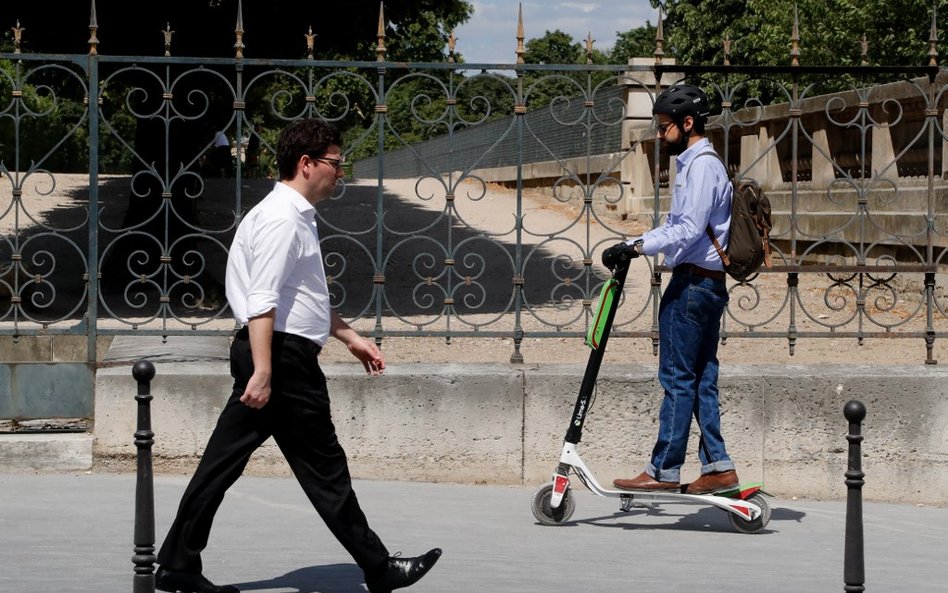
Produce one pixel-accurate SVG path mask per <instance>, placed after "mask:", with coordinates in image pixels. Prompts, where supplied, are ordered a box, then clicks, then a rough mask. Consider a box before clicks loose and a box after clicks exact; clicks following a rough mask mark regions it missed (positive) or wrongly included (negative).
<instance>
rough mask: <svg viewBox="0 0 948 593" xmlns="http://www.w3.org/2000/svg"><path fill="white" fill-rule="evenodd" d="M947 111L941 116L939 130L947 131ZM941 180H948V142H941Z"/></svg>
mask: <svg viewBox="0 0 948 593" xmlns="http://www.w3.org/2000/svg"><path fill="white" fill-rule="evenodd" d="M945 126H948V109H946V110H945V112H944V113H942V114H941V129H942V130H948V128H946V127H945ZM941 178H942V179H948V142H946V141H945V140H942V141H941Z"/></svg>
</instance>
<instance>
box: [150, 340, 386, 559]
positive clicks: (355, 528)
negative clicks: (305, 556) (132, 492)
mask: <svg viewBox="0 0 948 593" xmlns="http://www.w3.org/2000/svg"><path fill="white" fill-rule="evenodd" d="M318 354H319V346H317V345H316V344H314V343H313V342H312V341H310V340H307V339H305V338H301V337H299V336H295V335H293V334H286V333H282V332H275V333H274V336H273V354H272V356H273V359H272V360H273V376H272V379H271V395H270V400H269V401H268V402H267V405H265V406H264V407H263V408H261V409H259V410H255V409H252V408H249V407H247V406H246V405H244V404H243V403H241V401H240V396H241V395H242V394H243V391H244V388H245V387H246V385H247V381H248V380H249V379H250V376H251V375H252V374H253V358H252V357H251V354H250V342H249V340H248V336H247V330H246V328H245V329H243V330H241V331H240V332H238V334H237V337H236V338H235V339H234V341H233V343H232V344H231V348H230V366H231V375H232V376H233V377H234V389H233V393H231V396H230V399H229V400H228V401H227V404H226V405H225V406H224V409H223V410H222V411H221V415H220V417H219V418H218V420H217V426H216V427H215V429H214V432H213V433H212V434H211V438H210V440H209V441H208V443H207V447H206V449H205V451H204V455H203V456H202V457H201V462H200V463H199V464H198V467H197V469H196V470H195V472H194V476H193V477H192V478H191V482H190V483H189V484H188V487H187V489H186V490H185V492H184V495H183V496H182V499H181V504H180V506H179V507H178V514H177V516H176V517H175V520H174V523H173V524H172V525H171V528H170V529H169V530H168V535H167V536H166V537H165V541H164V544H162V546H161V550H160V551H159V552H158V563H159V564H160V565H161V566H162V567H164V568H166V569H169V570H178V571H184V572H202V570H203V567H202V564H201V551H202V550H204V548H205V547H207V540H208V536H209V535H210V531H211V524H212V523H213V521H214V515H215V513H216V512H217V509H218V507H220V504H221V501H223V499H224V493H225V492H226V491H227V489H228V488H229V487H230V486H231V485H232V484H233V483H234V482H236V481H237V478H239V477H240V474H241V473H242V472H243V470H244V467H246V465H247V461H248V460H249V459H250V455H251V454H252V453H253V452H254V451H255V450H256V449H257V448H258V447H259V446H260V445H262V444H263V442H264V441H265V440H267V438H269V437H270V436H273V438H274V440H275V441H276V443H277V445H278V446H279V447H280V451H281V452H282V453H283V456H284V457H286V460H287V462H288V463H289V465H290V468H291V469H292V470H293V474H294V475H295V476H296V479H297V480H298V481H299V483H300V486H302V487H303V490H304V491H305V492H306V496H307V497H308V498H309V500H310V502H311V503H312V504H313V506H314V507H315V508H316V512H317V513H319V516H320V517H322V519H323V521H325V523H326V525H327V527H329V530H330V531H331V532H332V533H333V535H335V536H336V539H338V540H339V542H340V543H341V544H342V545H343V546H344V547H345V549H346V550H347V551H348V552H349V553H350V554H351V555H352V557H353V559H355V561H356V563H357V564H358V565H359V567H361V568H362V569H363V570H364V571H372V570H374V569H377V568H378V567H379V566H380V565H381V564H382V563H383V562H385V560H386V559H387V558H388V555H389V554H388V550H387V549H386V548H385V546H384V545H383V544H382V542H381V541H380V540H379V538H378V536H377V535H376V534H375V532H373V531H372V530H371V529H370V528H369V525H368V522H367V521H366V518H365V515H364V514H363V512H362V509H361V507H360V506H359V501H358V500H357V499H356V495H355V492H353V490H352V480H351V478H350V476H349V466H348V463H347V462H346V454H345V451H343V449H342V446H341V445H340V444H339V441H338V440H337V439H336V429H335V427H334V426H333V423H332V418H331V416H330V409H329V393H328V391H327V389H326V377H325V375H323V372H322V370H321V369H320V368H319V363H318V361H317V355H318ZM274 537H279V534H274Z"/></svg>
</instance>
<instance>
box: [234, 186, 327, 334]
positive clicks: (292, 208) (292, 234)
mask: <svg viewBox="0 0 948 593" xmlns="http://www.w3.org/2000/svg"><path fill="white" fill-rule="evenodd" d="M315 214H316V209H315V208H314V207H313V205H312V204H310V203H309V202H308V201H307V200H306V198H304V197H303V196H302V195H301V194H300V193H299V192H297V191H296V190H294V189H292V188H290V187H289V186H287V185H286V184H283V183H280V182H277V183H276V185H274V187H273V191H271V192H270V193H269V194H267V196H266V197H265V198H264V199H263V200H262V201H261V202H260V203H259V204H257V205H256V206H254V207H253V208H251V210H250V212H248V213H247V216H246V217H244V219H243V220H242V221H241V222H240V225H239V226H238V227H237V233H236V235H235V236H234V242H233V244H232V245H231V248H230V252H229V253H228V256H227V276H226V279H225V283H224V284H225V287H226V290H227V302H228V303H229V304H230V308H231V311H233V314H234V317H235V318H236V319H237V321H238V322H239V323H242V324H246V323H247V321H248V320H249V319H250V318H252V317H256V316H258V315H262V314H264V313H266V312H268V311H270V310H271V309H276V313H275V319H274V326H273V329H274V330H276V331H281V332H286V333H289V334H295V335H298V336H302V337H304V338H308V339H310V340H312V341H313V342H316V344H318V345H320V346H323V345H324V344H325V343H326V341H327V340H328V339H329V328H330V314H331V307H330V304H329V287H328V285H327V283H326V271H325V269H324V267H323V256H322V251H321V250H320V247H319V233H318V231H317V229H316V220H315Z"/></svg>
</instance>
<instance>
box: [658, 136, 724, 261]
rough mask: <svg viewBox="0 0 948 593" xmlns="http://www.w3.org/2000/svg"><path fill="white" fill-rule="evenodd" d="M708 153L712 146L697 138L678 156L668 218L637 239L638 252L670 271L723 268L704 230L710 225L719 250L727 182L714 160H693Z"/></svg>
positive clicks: (722, 235)
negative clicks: (654, 258)
mask: <svg viewBox="0 0 948 593" xmlns="http://www.w3.org/2000/svg"><path fill="white" fill-rule="evenodd" d="M712 151H714V147H712V146H711V142H709V141H708V139H707V138H702V139H701V140H699V141H698V142H696V143H694V144H693V145H692V146H689V147H688V148H687V149H686V150H685V151H684V152H682V153H681V154H680V155H678V158H677V159H676V162H675V167H676V174H675V187H674V188H673V189H672V200H671V209H670V210H669V212H668V216H666V217H665V222H664V223H663V224H662V225H661V226H659V227H656V228H654V229H652V230H650V231H648V232H647V233H645V234H643V235H642V251H643V253H645V254H646V255H655V254H657V253H661V254H663V255H664V256H665V262H664V263H665V265H666V266H668V267H670V268H674V267H675V266H677V265H680V264H685V263H688V264H694V265H697V266H701V267H702V268H707V269H709V270H723V269H724V266H723V264H722V263H721V258H720V257H719V256H718V252H717V250H715V248H714V244H713V243H711V239H709V238H708V235H707V233H706V232H705V228H707V227H708V225H710V226H711V229H712V230H713V231H714V235H715V237H717V239H718V242H719V243H720V244H721V248H722V249H723V248H725V247H726V246H727V239H728V227H729V226H730V224H731V180H730V178H729V177H728V174H727V171H725V170H724V167H723V166H721V162H720V161H719V160H718V159H717V158H715V157H713V156H711V155H705V156H702V157H701V158H697V159H696V158H695V157H697V156H698V155H700V154H701V153H705V152H712Z"/></svg>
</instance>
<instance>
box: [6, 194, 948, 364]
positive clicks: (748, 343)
mask: <svg viewBox="0 0 948 593" xmlns="http://www.w3.org/2000/svg"><path fill="white" fill-rule="evenodd" d="M4 183H8V181H6V180H4ZM227 183H229V184H230V185H227ZM87 184H88V181H87V179H86V178H85V177H84V176H81V175H56V176H55V182H53V180H52V179H46V178H44V179H39V180H38V182H34V183H27V184H25V185H24V188H23V189H24V193H23V197H22V200H21V204H20V205H18V207H19V208H21V209H22V211H21V212H20V213H19V221H20V222H19V224H20V228H21V229H22V228H23V224H24V223H23V221H25V220H30V219H32V220H34V221H45V222H47V223H50V224H53V225H54V226H56V227H57V228H63V225H64V224H65V223H64V222H63V221H72V224H75V223H76V222H77V221H79V220H82V218H78V217H81V216H83V212H84V205H85V203H84V200H87V196H88V190H87ZM271 184H272V182H271V181H267V180H250V181H248V185H245V186H243V187H244V191H245V192H246V193H245V200H246V201H245V203H247V204H252V203H254V200H257V199H259V198H260V197H261V196H262V195H263V194H265V193H266V191H267V190H268V189H269V187H270V185H271ZM375 185H376V184H375V182H374V181H357V182H350V184H349V186H348V187H347V189H346V193H345V194H343V195H342V198H341V199H339V200H336V201H331V202H330V203H327V204H326V205H325V208H326V212H327V213H328V214H327V215H330V214H332V213H335V215H336V216H337V219H334V220H341V221H344V222H345V223H346V224H351V225H353V226H355V227H361V228H364V227H365V226H366V225H368V224H370V223H371V222H372V221H373V220H374V212H373V208H374V207H373V206H372V205H371V204H372V199H373V196H374V195H375V193H376V192H377V188H376V187H375ZM223 187H224V188H229V190H228V189H225V190H224V191H232V189H233V184H232V181H231V182H227V181H226V180H225V185H224V186H223ZM383 190H384V194H385V199H386V200H391V201H387V202H386V204H401V205H404V206H405V207H404V208H392V211H393V215H392V216H391V218H389V214H388V213H387V214H386V224H387V225H391V226H393V227H397V228H398V231H399V232H403V233H405V234H406V236H408V235H410V236H411V237H413V238H417V237H424V236H425V235H426V234H427V235H432V236H433V235H434V233H433V232H432V231H430V229H425V228H424V227H423V225H425V224H428V223H429V221H432V220H434V221H437V220H438V217H439V216H442V213H443V212H445V210H446V204H447V202H448V201H451V203H452V208H453V213H454V218H455V223H454V225H453V227H452V228H454V229H455V231H452V232H458V238H457V239H456V240H460V238H462V237H463V238H465V239H467V240H474V239H478V238H483V237H489V238H491V239H492V240H493V241H494V242H495V244H501V243H503V244H504V245H510V244H513V243H515V242H516V235H515V233H514V232H512V229H513V221H514V217H515V203H516V200H515V194H514V192H512V191H511V190H508V189H504V188H501V187H498V186H494V185H487V184H479V183H474V182H468V183H462V184H461V185H459V186H458V187H456V188H454V192H453V193H450V192H447V190H446V188H445V186H444V185H442V184H441V183H440V182H435V181H424V180H423V181H420V182H419V181H417V180H414V179H412V180H389V181H386V183H385V186H384V188H383ZM10 195H11V192H10V191H9V186H8V185H7V186H4V187H0V235H7V236H8V235H9V234H10V233H11V231H12V229H13V222H14V208H13V207H12V206H13V205H12V204H11V203H9V199H10ZM558 197H559V199H557V197H554V196H550V195H547V194H544V193H541V192H536V191H532V190H528V191H527V192H526V193H525V197H524V201H523V209H522V212H521V214H522V216H523V221H524V224H523V232H522V233H521V237H520V240H521V243H522V245H523V246H524V249H525V250H527V251H529V250H530V249H534V248H537V249H540V248H542V249H543V250H545V253H547V255H546V257H547V258H548V259H550V260H551V261H552V260H553V259H555V255H556V253H557V252H559V251H562V252H563V253H567V254H569V255H570V257H573V258H574V261H575V260H576V259H578V260H581V259H582V258H581V255H578V254H577V253H578V250H579V249H581V247H582V246H584V245H586V244H587V242H588V243H589V244H593V245H596V244H598V243H599V242H600V241H601V242H602V244H603V245H606V244H611V242H612V241H614V240H615V238H616V237H617V236H618V235H620V234H621V235H626V236H631V235H635V234H638V233H640V232H641V231H642V230H643V229H642V228H641V225H639V224H636V223H633V222H629V221H626V220H622V219H621V217H619V216H618V215H617V214H616V211H615V210H614V209H613V208H610V207H608V204H609V200H608V194H607V195H606V196H605V197H606V198H607V199H604V200H603V199H600V198H599V197H597V198H596V204H597V206H594V210H595V212H596V216H597V217H598V218H597V219H596V220H593V221H592V222H591V223H590V224H588V225H587V224H586V222H585V219H584V217H582V216H580V215H581V214H582V212H583V201H582V196H581V195H579V194H578V193H577V192H576V191H575V190H569V189H568V188H567V189H564V190H563V191H562V192H561V193H560V195H559V196H558ZM103 201H104V202H105V203H106V204H107V208H109V213H110V214H111V215H112V217H113V218H114V219H115V220H119V219H120V212H117V211H116V206H117V204H121V203H122V201H121V200H119V201H117V202H113V201H109V198H108V197H103ZM224 202H225V204H226V203H227V201H226V200H225V201H224ZM321 208H322V206H321ZM395 210H398V211H399V212H401V211H402V210H404V212H401V213H400V214H394V211H395ZM224 213H225V214H226V215H230V212H228V211H226V208H225V210H224ZM25 214H28V216H24V215H25ZM206 214H207V212H205V215H206ZM210 214H211V216H215V215H216V214H214V213H213V212H211V213H210ZM422 221H423V222H422ZM340 224H342V223H340ZM420 225H421V226H420ZM66 226H69V225H66ZM458 229H460V231H458ZM462 231H466V232H467V235H462V234H461V232H462ZM328 232H329V231H328V230H327V229H323V230H321V233H323V234H324V236H325V235H326V234H328ZM554 236H555V239H553V238H552V237H554ZM434 238H435V240H437V241H439V242H441V243H442V244H443V241H444V237H440V236H439V237H434ZM600 251H601V248H597V249H596V251H595V252H596V253H599V252H600ZM550 253H553V254H554V255H553V256H550V255H549V254H550ZM221 255H222V254H217V257H220V256H221ZM0 256H2V253H0ZM4 259H6V258H5V257H0V262H2V261H3V260H4ZM63 263H66V262H65V260H63ZM595 265H598V262H596V263H595ZM636 265H639V268H635V267H634V268H633V272H631V273H630V279H632V278H633V276H635V281H630V282H631V284H632V285H631V286H630V285H628V284H627V290H626V293H627V294H626V296H627V302H626V304H625V306H624V307H623V309H625V311H627V312H629V313H628V314H629V315H633V316H634V314H635V312H634V311H633V309H635V307H642V306H643V305H642V303H647V302H648V301H647V299H648V291H649V287H648V283H647V281H646V280H644V279H647V278H649V268H648V267H646V264H645V263H644V261H642V262H636ZM392 275H393V276H394V274H392ZM498 276H499V277H501V280H500V281H498V282H505V284H503V283H501V284H497V285H490V284H489V281H490V280H489V277H490V274H489V270H488V271H487V273H485V278H488V280H485V283H487V284H485V286H486V290H487V292H490V291H491V289H495V290H496V291H497V292H500V293H501V294H503V293H504V291H507V292H509V290H510V289H509V274H508V275H507V276H504V274H499V275H498ZM503 277H506V280H505V281H503ZM941 279H942V278H939V280H941ZM397 280H398V279H397V278H396V279H393V280H392V281H391V282H392V284H391V285H388V283H389V280H388V279H387V280H386V282H387V286H386V290H387V291H389V290H390V291H391V292H392V293H397V292H400V293H405V294H407V292H409V291H408V290H407V289H396V287H397V285H396V283H395V282H396V281H397ZM405 281H406V282H407V284H406V285H405V286H407V287H410V286H412V284H413V283H416V280H412V279H411V278H408V279H407V280H405ZM756 284H757V288H758V289H759V295H757V294H754V295H748V294H747V292H746V291H745V292H744V293H738V292H736V293H735V294H734V295H732V307H733V308H734V309H735V310H736V311H739V309H740V303H741V302H743V300H744V299H746V298H748V297H749V296H750V297H752V300H753V299H759V303H760V305H758V306H756V307H753V308H752V310H755V311H757V310H761V311H763V313H761V314H763V315H766V311H768V310H772V309H774V308H779V307H780V306H781V303H782V301H783V299H784V298H785V295H786V292H787V288H786V278H785V276H783V275H779V274H773V275H764V276H761V277H760V279H759V280H758V281H757V282H756ZM801 284H803V281H802V280H801ZM823 284H826V282H825V280H824V281H823ZM823 284H820V283H818V282H817V283H814V285H812V286H810V287H809V288H807V287H805V286H802V287H801V294H802V295H803V297H802V298H806V299H808V305H810V306H812V308H811V309H810V310H811V311H815V313H814V314H812V315H804V314H802V313H798V317H797V320H796V323H797V329H798V330H799V331H801V332H805V331H822V332H823V334H824V335H828V332H826V330H825V328H824V327H823V324H824V323H831V322H833V321H834V320H835V317H834V316H835V315H836V313H835V312H834V311H833V310H832V308H831V307H827V306H826V304H825V302H826V299H827V298H829V301H830V302H832V301H833V299H834V298H836V297H840V298H848V299H850V300H848V301H847V302H850V303H851V302H852V300H851V299H852V297H851V296H848V295H846V294H842V295H840V294H833V293H832V292H829V293H827V288H826V286H824V285H823ZM909 292H911V291H909ZM63 293H64V294H68V290H64V291H63ZM405 298H406V300H407V298H408V297H407V296H406V297H405ZM6 305H7V306H9V303H8V302H6ZM3 306H4V301H2V300H0V309H2V308H3ZM393 306H394V307H395V308H397V307H398V306H399V305H398V303H395V304H394V305H393ZM644 306H651V305H648V304H646V305H644ZM868 306H870V307H871V306H872V302H871V301H870V302H869V303H868ZM918 306H919V304H918V302H917V295H916V296H914V297H913V295H912V294H908V295H907V296H906V295H900V296H899V300H898V302H897V303H896V304H895V306H894V307H892V308H891V310H888V311H885V312H884V315H883V314H882V313H880V317H884V318H885V319H886V320H887V322H889V323H892V324H894V327H895V329H894V331H893V335H895V334H899V333H903V334H904V333H905V330H906V329H908V328H909V326H905V327H902V326H898V325H897V324H898V323H899V321H900V320H901V318H908V319H909V320H910V323H911V329H912V330H913V331H920V330H922V329H924V321H925V320H924V309H922V310H921V312H918V308H917V307H918ZM819 307H823V309H822V310H821V309H819ZM824 310H825V313H824V312H821V311H824ZM537 311H538V316H539V317H543V316H544V315H546V314H547V312H550V315H551V316H553V317H555V315H554V313H556V312H552V309H551V308H548V309H543V308H538V309H537ZM0 313H2V312H0ZM100 313H101V309H100ZM844 314H845V313H843V315H844ZM650 316H651V312H650V311H645V313H644V314H643V315H642V316H641V317H642V319H641V320H639V321H638V322H636V323H633V329H636V330H639V331H642V330H647V329H648V323H649V322H650V321H649V320H650ZM486 317H490V315H486ZM8 319H9V316H8ZM406 319H407V320H408V321H409V322H414V321H416V318H415V317H412V316H407V317H406ZM557 319H559V318H557ZM105 323H113V325H114V324H115V323H114V322H112V321H110V320H106V321H105ZM152 323H156V322H152ZM556 323H560V321H555V323H553V324H550V323H547V322H539V321H537V319H536V318H535V317H533V316H532V315H531V314H529V313H527V314H525V316H524V325H525V326H528V329H532V330H543V331H554V327H553V326H554V325H555V324H556ZM934 323H935V325H936V329H937V330H941V331H943V327H944V324H945V319H944V318H943V317H939V318H936V319H935V320H934ZM354 324H355V325H356V327H357V328H359V329H363V330H365V329H370V328H372V327H374V318H372V319H361V320H359V321H357V322H355V323H354ZM786 324H787V321H786V315H785V314H783V313H782V314H781V315H780V316H779V318H777V319H775V320H774V321H773V322H772V323H771V324H769V325H768V324H764V325H763V326H762V327H761V328H758V329H769V330H770V331H776V332H780V333H781V334H782V333H784V332H785V331H786ZM144 326H147V324H145V325H144ZM228 326H232V321H231V320H230V319H229V317H228V316H227V315H224V316H223V317H222V318H221V319H219V320H213V321H211V322H207V321H206V320H204V321H202V327H206V328H215V329H216V328H227V327H228ZM451 327H452V328H454V329H459V328H460V329H467V328H466V327H465V326H464V324H461V323H452V326H451ZM511 327H512V325H511V323H509V322H507V321H505V322H503V323H492V324H487V325H485V326H484V327H483V330H484V331H505V332H506V331H507V330H508V329H509V328H511ZM564 327H565V328H567V329H569V330H571V331H581V326H576V324H575V323H574V324H570V323H566V324H564ZM442 328H443V324H442V325H435V326H433V327H432V329H442ZM385 329H386V330H412V329H415V327H413V326H412V325H411V323H406V322H405V321H403V320H396V319H386V320H385ZM854 329H855V327H854V324H849V325H847V326H846V328H845V330H846V331H853V330H854ZM866 329H877V328H874V327H866ZM730 331H731V332H732V334H731V337H730V338H729V339H728V340H727V342H726V344H724V345H722V346H721V348H720V349H719V357H720V359H721V361H722V364H724V365H727V364H746V363H754V362H757V363H761V362H763V363H772V364H816V363H819V364H879V365H922V364H924V362H925V360H926V348H925V342H924V339H923V338H920V337H914V338H904V339H903V338H891V339H890V338H869V339H866V340H865V342H864V344H862V345H860V344H859V343H858V342H857V340H856V339H855V338H839V337H831V338H823V337H821V338H807V337H805V338H800V339H798V340H797V343H796V345H795V348H794V351H793V354H792V355H791V352H790V346H789V344H788V341H787V339H786V338H785V337H778V338H746V337H740V331H741V328H740V327H738V326H737V325H732V327H731V329H730ZM946 348H948V345H946V344H945V341H944V340H940V341H936V342H935V346H934V351H933V357H934V358H935V359H936V360H938V359H941V360H945V361H948V353H946V351H945V349H946ZM383 350H384V352H385V354H386V358H387V360H388V363H389V364H398V363H435V364H437V363H451V362H483V363H487V362H492V363H506V362H508V361H509V360H510V357H511V355H512V354H513V352H514V344H513V340H512V338H509V337H504V338H487V337H478V338H457V337H455V338H452V339H451V340H450V341H448V340H446V339H445V338H443V337H433V338H418V337H391V338H385V340H384V341H383ZM520 351H521V354H522V355H523V359H524V362H525V363H526V364H536V363H578V362H585V360H586V358H587V357H588V350H587V349H586V347H585V346H584V345H583V342H582V339H581V338H577V337H553V338H532V337H531V338H527V339H525V340H524V341H523V343H522V344H521V349H520ZM323 356H324V360H327V361H351V360H352V359H351V357H350V356H349V355H348V353H347V352H345V351H344V349H343V348H342V347H341V345H339V344H338V343H332V342H331V343H330V344H329V345H328V346H327V348H326V349H325V350H324V354H323ZM606 362H607V363H609V362H616V363H622V362H641V363H648V364H653V363H656V362H657V357H656V356H655V354H654V352H653V348H652V343H651V340H650V339H648V338H615V339H613V340H612V341H611V342H610V344H609V351H608V353H607V356H606Z"/></svg>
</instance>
